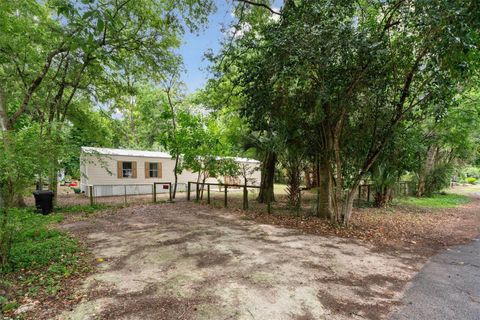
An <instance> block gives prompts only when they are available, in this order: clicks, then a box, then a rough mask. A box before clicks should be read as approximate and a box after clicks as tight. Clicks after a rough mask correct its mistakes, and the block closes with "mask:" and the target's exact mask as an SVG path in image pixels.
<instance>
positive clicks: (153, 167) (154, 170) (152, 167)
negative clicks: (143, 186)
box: [148, 162, 158, 178]
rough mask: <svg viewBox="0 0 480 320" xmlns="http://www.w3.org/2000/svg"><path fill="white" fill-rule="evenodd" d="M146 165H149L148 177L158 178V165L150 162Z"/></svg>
mask: <svg viewBox="0 0 480 320" xmlns="http://www.w3.org/2000/svg"><path fill="white" fill-rule="evenodd" d="M148 165H149V168H148V172H149V177H150V178H158V163H156V162H151V163H149V164H148Z"/></svg>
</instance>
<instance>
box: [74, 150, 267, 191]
mask: <svg viewBox="0 0 480 320" xmlns="http://www.w3.org/2000/svg"><path fill="white" fill-rule="evenodd" d="M80 159H81V160H80V161H81V163H80V173H81V181H80V186H81V189H82V191H83V192H85V194H87V195H88V186H92V185H94V186H99V185H102V187H96V191H95V195H96V196H102V195H120V194H123V193H124V192H125V187H122V186H123V185H137V186H131V187H128V188H127V194H142V193H151V192H152V187H151V185H152V184H153V183H154V182H172V183H173V182H174V179H175V177H174V174H173V169H174V166H175V160H173V159H171V158H158V157H139V156H125V155H121V156H120V155H98V154H90V153H84V152H82V154H81V156H80ZM242 160H243V159H242ZM118 161H132V162H133V161H135V162H136V163H137V177H136V178H119V177H117V162H118ZM147 162H148V163H151V162H159V163H161V164H162V177H161V178H145V163H147ZM239 163H241V164H242V165H243V164H245V166H246V167H247V168H248V171H253V172H249V176H248V183H249V184H250V185H259V184H260V177H261V174H260V169H259V163H256V162H251V161H250V162H244V161H241V162H240V161H239ZM197 177H198V174H197V173H195V172H191V171H188V170H184V171H183V172H182V173H181V174H180V175H179V177H178V183H179V191H183V190H185V186H184V184H186V183H187V182H188V181H197ZM238 179H239V181H240V182H241V183H243V177H242V176H239V177H238ZM223 180H224V179H223V177H221V178H218V179H217V178H209V179H208V180H207V182H211V183H217V182H218V181H221V182H223ZM109 185H110V186H109ZM112 186H116V187H112ZM162 190H163V189H162V188H158V192H164V191H162Z"/></svg>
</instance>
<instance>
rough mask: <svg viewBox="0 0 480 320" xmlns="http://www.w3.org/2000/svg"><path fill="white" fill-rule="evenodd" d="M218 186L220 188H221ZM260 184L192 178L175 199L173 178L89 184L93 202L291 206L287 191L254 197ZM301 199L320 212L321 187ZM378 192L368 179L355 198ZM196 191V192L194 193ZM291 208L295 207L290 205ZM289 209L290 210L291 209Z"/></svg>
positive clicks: (407, 188)
mask: <svg viewBox="0 0 480 320" xmlns="http://www.w3.org/2000/svg"><path fill="white" fill-rule="evenodd" d="M217 188H218V189H217ZM259 189H260V186H256V185H249V184H247V185H242V184H229V183H213V182H205V183H202V182H196V181H189V182H187V183H178V184H177V193H183V192H185V193H186V195H185V196H180V197H176V199H173V183H172V182H170V181H160V182H154V183H151V184H122V185H91V186H89V187H88V193H87V195H88V196H89V198H90V199H89V200H90V204H91V205H93V204H96V203H108V204H118V203H124V204H128V203H152V202H153V203H156V202H158V201H159V200H160V199H161V200H162V201H170V202H171V201H173V200H180V201H182V200H183V201H185V200H187V201H191V200H192V199H194V200H195V201H196V202H199V201H206V203H207V204H212V205H214V206H218V205H219V204H220V205H221V206H222V207H225V208H227V207H235V208H239V209H240V208H242V209H243V210H248V209H253V210H262V211H263V210H266V211H267V212H268V213H271V212H272V210H273V209H275V210H280V211H282V210H284V209H288V208H289V207H288V196H287V195H286V192H285V191H281V192H278V190H276V191H275V195H274V198H272V199H267V201H266V203H259V202H257V201H254V199H255V198H256V196H257V195H258V194H259V193H258V192H257V191H258V190H259ZM393 190H394V191H393V192H394V194H395V195H396V196H398V195H401V196H408V195H412V194H413V193H414V190H415V185H414V184H413V183H412V182H407V181H401V182H398V183H397V184H395V186H394V187H393ZM301 192H302V193H301V197H300V199H301V203H300V207H299V208H298V209H296V210H297V211H298V210H300V211H305V210H306V212H316V210H317V207H318V206H319V203H318V201H319V200H318V199H319V198H318V190H316V191H315V189H313V190H310V189H302V191H301ZM376 192H377V190H375V187H374V184H372V183H364V184H361V185H360V186H359V187H358V193H357V195H356V198H355V204H356V205H357V206H364V205H370V203H372V202H373V201H375V200H376V199H375V197H376ZM192 193H193V194H192ZM290 209H291V208H290ZM290 209H288V210H290Z"/></svg>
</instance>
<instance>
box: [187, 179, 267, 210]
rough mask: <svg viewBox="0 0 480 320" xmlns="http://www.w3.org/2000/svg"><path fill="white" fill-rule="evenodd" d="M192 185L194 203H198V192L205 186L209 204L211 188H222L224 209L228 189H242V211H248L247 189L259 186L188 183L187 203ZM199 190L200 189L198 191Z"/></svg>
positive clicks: (226, 205) (258, 187)
mask: <svg viewBox="0 0 480 320" xmlns="http://www.w3.org/2000/svg"><path fill="white" fill-rule="evenodd" d="M192 184H193V185H195V201H199V200H200V199H201V195H200V192H201V190H202V191H203V190H205V186H206V187H207V203H208V204H210V203H211V190H210V189H211V188H210V187H211V186H218V187H219V190H220V191H221V188H223V194H224V201H223V205H224V207H225V208H227V207H228V188H237V189H243V198H242V208H243V210H247V209H248V189H260V186H253V185H240V184H228V183H211V182H205V183H203V182H196V181H189V182H188V183H187V201H190V200H191V191H192ZM200 188H201V189H200ZM202 195H203V193H202Z"/></svg>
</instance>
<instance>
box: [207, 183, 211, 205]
mask: <svg viewBox="0 0 480 320" xmlns="http://www.w3.org/2000/svg"><path fill="white" fill-rule="evenodd" d="M207 203H208V204H210V184H207Z"/></svg>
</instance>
